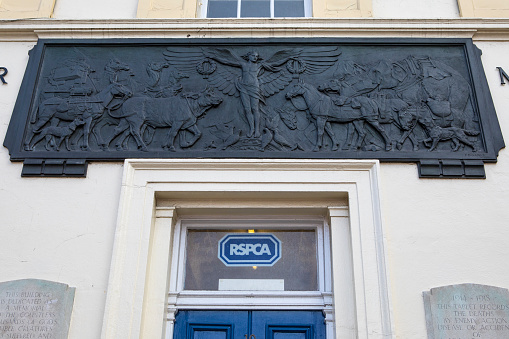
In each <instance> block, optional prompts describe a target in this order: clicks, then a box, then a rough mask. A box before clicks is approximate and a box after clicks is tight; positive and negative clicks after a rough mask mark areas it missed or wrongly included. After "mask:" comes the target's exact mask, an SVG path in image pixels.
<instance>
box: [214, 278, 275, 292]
mask: <svg viewBox="0 0 509 339" xmlns="http://www.w3.org/2000/svg"><path fill="white" fill-rule="evenodd" d="M219 290H220V291H284V290H285V280H284V279H219Z"/></svg>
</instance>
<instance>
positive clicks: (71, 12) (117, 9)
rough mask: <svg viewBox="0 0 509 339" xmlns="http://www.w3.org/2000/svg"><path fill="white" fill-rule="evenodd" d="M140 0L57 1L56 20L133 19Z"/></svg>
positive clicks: (54, 14)
mask: <svg viewBox="0 0 509 339" xmlns="http://www.w3.org/2000/svg"><path fill="white" fill-rule="evenodd" d="M137 9H138V0H86V1H84V0H56V2H55V9H54V11H53V15H52V18H55V19H132V18H136V11H137Z"/></svg>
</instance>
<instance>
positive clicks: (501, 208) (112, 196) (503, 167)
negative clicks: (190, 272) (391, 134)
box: [0, 0, 509, 339]
mask: <svg viewBox="0 0 509 339" xmlns="http://www.w3.org/2000/svg"><path fill="white" fill-rule="evenodd" d="M78 3H79V6H78V5H77V4H78ZM136 4H137V1H135V0H129V1H121V0H109V1H99V0H93V1H92V0H91V1H87V2H78V1H75V0H57V2H56V6H55V13H54V17H55V18H60V19H65V18H84V19H86V18H92V17H93V18H134V17H135V15H136ZM373 12H374V15H375V16H376V17H381V18H416V17H426V18H457V17H458V8H457V5H456V2H455V1H454V0H448V1H439V0H427V1H418V0H405V1H403V0H374V1H373ZM33 44H34V43H32V42H0V50H1V51H3V52H2V56H1V59H0V62H1V65H0V66H5V67H7V68H8V69H9V74H8V76H7V77H6V80H7V81H8V85H0V141H2V142H3V139H4V136H5V132H6V130H7V126H8V123H9V120H10V115H11V113H12V109H13V107H14V102H15V100H16V97H17V93H18V90H19V86H20V84H21V80H22V77H23V73H24V71H25V67H26V63H27V61H28V56H27V52H28V50H29V49H30V48H31V47H32V46H33ZM476 45H477V46H478V47H480V48H481V49H482V50H483V56H482V60H483V64H484V68H485V71H486V74H487V77H488V83H489V85H490V88H491V93H492V96H493V100H494V102H495V106H496V109H497V113H498V118H499V121H500V124H501V126H502V132H503V134H504V135H505V136H506V142H509V137H508V135H509V114H507V112H506V111H507V110H508V109H509V85H507V86H505V87H504V86H500V83H499V78H498V73H497V71H496V69H495V67H496V66H502V67H504V68H505V69H506V71H509V61H508V59H507V55H509V42H503V41H497V42H488V41H479V42H476ZM5 51H8V52H5ZM485 167H486V175H487V179H486V180H437V179H419V178H418V176H417V168H416V165H415V164H382V165H381V202H382V206H381V207H382V216H383V223H384V224H383V225H384V228H385V236H386V239H387V248H386V250H387V253H388V269H389V277H390V281H389V283H390V288H391V294H392V299H391V301H392V308H393V317H394V324H395V326H394V330H395V334H396V337H397V338H399V339H422V338H425V337H426V329H425V321H424V309H423V302H422V296H421V293H422V292H423V291H425V290H429V289H430V288H433V287H437V286H441V285H449V284H457V283H466V282H469V283H478V284H488V285H494V286H499V287H505V288H509V283H508V281H509V270H507V258H509V247H508V246H507V239H509V227H507V220H509V208H508V207H507V202H508V201H509V151H508V150H502V151H501V153H500V156H499V160H498V163H497V164H487V165H486V166H485ZM122 170H123V168H122V165H121V164H119V163H92V164H91V165H89V170H88V174H87V178H81V179H71V178H65V179H62V178H21V177H20V173H21V164H20V163H11V162H10V161H9V155H8V151H7V149H6V148H4V147H0V227H1V229H2V236H1V237H0V267H1V269H0V281H6V280H14V279H22V278H38V279H47V280H53V281H58V282H62V283H66V284H69V285H70V286H73V287H76V299H75V303H74V311H73V316H72V323H71V328H70V336H69V338H72V339H90V338H99V336H100V332H101V327H102V319H103V312H104V305H105V298H106V291H107V288H108V286H107V283H108V276H109V270H110V262H111V255H112V247H113V235H114V231H115V225H116V217H117V215H116V213H117V209H118V201H119V194H120V189H121V177H122Z"/></svg>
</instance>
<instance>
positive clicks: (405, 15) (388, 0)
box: [373, 0, 459, 19]
mask: <svg viewBox="0 0 509 339" xmlns="http://www.w3.org/2000/svg"><path fill="white" fill-rule="evenodd" d="M373 17H375V18H395V19H396V18H397V19H415V18H419V19H435V18H440V19H453V18H459V8H458V2H457V1H456V0H373Z"/></svg>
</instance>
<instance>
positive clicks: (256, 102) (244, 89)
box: [208, 50, 288, 138]
mask: <svg viewBox="0 0 509 339" xmlns="http://www.w3.org/2000/svg"><path fill="white" fill-rule="evenodd" d="M216 51H217V50H212V53H211V54H210V55H208V57H210V58H211V59H214V60H216V61H217V62H220V63H222V64H225V65H228V66H233V67H239V68H240V69H241V70H242V75H241V77H240V78H239V79H237V81H236V82H235V87H236V88H237V90H238V91H239V93H240V100H241V102H242V106H243V107H244V114H245V115H246V119H247V122H248V124H249V133H248V135H247V136H248V137H250V138H251V137H253V136H254V137H255V138H258V137H260V102H262V103H264V104H265V101H264V98H263V96H262V93H261V91H260V83H259V81H258V76H259V75H260V74H261V72H262V70H264V69H267V70H270V71H272V72H276V71H279V70H277V69H275V68H274V67H276V66H278V65H275V64H273V65H270V64H266V63H263V62H261V60H262V58H260V56H259V54H258V53H257V52H256V51H250V52H248V53H246V54H244V55H243V56H241V57H239V56H237V55H235V54H233V53H231V52H230V51H228V50H222V51H221V53H218V52H216ZM287 60H288V59H284V60H279V65H281V64H283V63H285V62H286V61H287Z"/></svg>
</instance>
